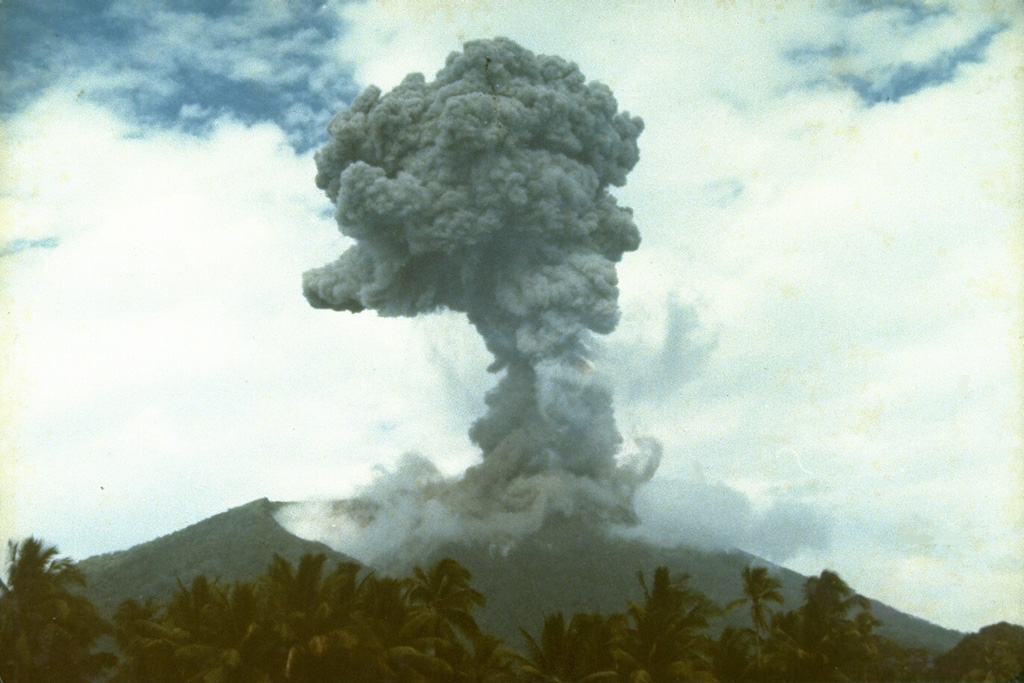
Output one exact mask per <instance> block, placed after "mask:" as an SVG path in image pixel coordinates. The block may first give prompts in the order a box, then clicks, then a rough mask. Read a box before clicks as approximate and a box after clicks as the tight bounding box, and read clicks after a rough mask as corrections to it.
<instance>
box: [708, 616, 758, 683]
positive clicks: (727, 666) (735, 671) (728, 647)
mask: <svg viewBox="0 0 1024 683" xmlns="http://www.w3.org/2000/svg"><path fill="white" fill-rule="evenodd" d="M753 635H754V631H753V630H751V629H746V628H735V627H733V626H729V627H727V628H725V629H724V630H723V631H722V633H721V634H719V636H718V640H716V641H715V643H714V645H713V647H712V655H713V656H712V662H713V666H712V673H714V675H715V679H716V680H718V681H719V683H741V682H743V681H749V680H750V669H751V668H752V667H753V662H752V661H751V659H750V650H751V641H752V640H753Z"/></svg>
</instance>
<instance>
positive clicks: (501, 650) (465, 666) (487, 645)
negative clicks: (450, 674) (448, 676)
mask: <svg viewBox="0 0 1024 683" xmlns="http://www.w3.org/2000/svg"><path fill="white" fill-rule="evenodd" d="M460 654H461V659H460V660H459V661H457V662H456V663H455V665H454V669H455V679H454V680H455V681H456V683H514V682H515V681H516V680H517V679H516V676H515V671H516V663H517V662H519V661H521V656H520V655H518V654H517V653H516V652H515V651H513V650H511V649H509V648H508V647H506V646H505V645H504V644H503V643H502V642H501V639H500V638H498V637H497V636H493V635H490V634H488V633H478V634H477V635H475V636H473V637H472V638H470V644H469V647H468V648H466V649H464V650H461V651H460Z"/></svg>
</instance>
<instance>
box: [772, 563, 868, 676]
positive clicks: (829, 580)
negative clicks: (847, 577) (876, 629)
mask: <svg viewBox="0 0 1024 683" xmlns="http://www.w3.org/2000/svg"><path fill="white" fill-rule="evenodd" d="M855 607H859V608H860V609H861V613H859V614H858V615H857V616H856V618H855V619H850V618H849V616H848V615H849V613H850V611H851V610H852V609H853V608H855ZM870 609H871V603H870V602H868V600H867V599H866V598H864V597H862V596H860V595H857V594H855V593H854V592H853V589H852V588H850V587H849V586H848V585H847V584H846V582H845V581H843V580H842V579H841V578H840V577H839V575H838V574H836V573H835V572H833V571H830V570H827V569H826V570H824V571H822V572H821V575H820V576H811V577H809V578H808V579H807V580H806V581H805V582H804V603H803V604H802V605H801V606H800V607H799V608H798V609H797V610H795V611H792V612H786V613H785V614H781V615H774V618H773V619H772V656H773V662H774V664H775V668H777V669H780V670H781V671H783V672H784V673H785V675H786V677H787V679H788V680H791V681H830V680H844V679H846V678H847V677H848V676H849V675H850V674H853V673H856V672H855V671H854V669H856V668H857V667H858V666H860V663H861V662H862V660H863V659H864V657H865V656H867V654H868V650H867V649H866V647H865V642H864V636H863V634H862V633H861V630H860V629H864V630H865V631H866V633H868V634H870V629H871V628H873V626H874V625H875V624H876V623H877V622H876V621H875V620H874V619H873V617H870V616H868V617H861V616H860V614H863V613H867V614H868V615H870ZM861 668H863V667H861Z"/></svg>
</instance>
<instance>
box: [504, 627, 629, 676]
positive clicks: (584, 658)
mask: <svg viewBox="0 0 1024 683" xmlns="http://www.w3.org/2000/svg"><path fill="white" fill-rule="evenodd" d="M521 633H522V634H523V638H525V640H526V650H527V654H526V656H525V657H521V659H520V662H519V672H520V674H521V675H522V676H523V677H524V678H525V679H526V680H527V681H536V682H538V683H584V682H585V683H592V682H594V681H603V680H615V679H616V678H617V677H618V675H617V673H616V669H615V657H614V654H613V647H614V641H615V639H616V638H617V635H618V628H617V624H616V622H615V620H614V618H608V617H604V616H602V615H600V614H576V615H573V618H572V620H571V621H570V622H569V623H568V624H566V622H565V617H564V616H563V615H562V613H561V612H558V613H556V614H552V615H549V616H546V617H545V618H544V625H543V627H542V628H541V632H540V639H539V640H537V639H535V638H534V637H533V636H531V635H530V634H529V633H527V632H526V631H523V630H521Z"/></svg>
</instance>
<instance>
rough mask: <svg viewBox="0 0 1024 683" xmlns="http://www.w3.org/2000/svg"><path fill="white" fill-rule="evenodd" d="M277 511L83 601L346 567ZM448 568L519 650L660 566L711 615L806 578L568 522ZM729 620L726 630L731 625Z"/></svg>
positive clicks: (633, 594)
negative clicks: (545, 624)
mask: <svg viewBox="0 0 1024 683" xmlns="http://www.w3.org/2000/svg"><path fill="white" fill-rule="evenodd" d="M281 505H282V504H281V503H274V502H270V501H268V500H267V499H265V498H264V499H261V500H257V501H253V502H251V503H248V504H246V505H242V506H241V507H237V508H234V509H232V510H228V511H227V512H223V513H220V514H218V515H214V516H213V517H210V518H209V519H206V520H204V521H202V522H199V523H198V524H194V525H192V526H190V527H187V528H185V529H182V530H180V531H177V532H174V533H172V534H169V535H167V536H163V537H161V538H158V539H156V540H153V541H149V542H148V543H143V544H141V545H138V546H135V547H133V548H130V549H129V550H125V551H121V552H117V553H110V554H107V555H99V556H96V557H92V558H88V559H86V560H83V561H82V562H80V563H79V567H80V568H81V569H82V570H83V571H84V572H85V574H86V577H87V579H88V591H87V595H88V597H89V598H90V599H92V600H93V601H94V602H95V603H96V604H97V606H99V607H100V609H101V610H103V611H104V612H105V613H107V614H110V613H112V612H113V610H114V609H115V608H116V606H117V605H118V604H119V603H120V601H121V600H123V599H125V598H129V597H131V598H136V599H140V600H143V599H145V598H147V597H152V598H158V599H163V598H166V597H167V596H168V595H169V594H170V593H171V592H172V591H173V590H174V589H175V588H176V587H177V585H178V584H177V581H178V579H180V580H181V581H182V582H185V583H188V582H189V581H191V580H192V578H193V577H194V576H196V575H197V574H206V575H207V576H209V577H211V578H213V577H219V578H220V579H221V580H223V581H232V580H236V579H249V578H253V577H255V576H258V575H259V574H261V573H263V572H264V571H265V570H266V568H267V565H268V564H269V562H270V560H271V557H272V556H273V554H274V553H278V554H280V555H282V556H284V557H285V558H287V559H289V560H291V561H292V562H295V561H297V560H298V558H299V557H301V556H302V555H303V554H305V553H325V554H326V555H327V557H328V562H329V565H333V564H334V563H336V562H338V561H343V560H344V561H351V558H348V557H347V556H345V555H343V554H341V553H338V552H336V551H334V550H332V549H330V548H329V547H327V546H326V545H324V544H322V543H318V542H315V541H309V540H305V539H302V538H299V537H297V536H294V535H293V534H291V533H290V532H288V531H286V530H285V529H283V528H282V527H281V526H280V525H279V524H278V523H277V521H276V520H275V519H274V514H275V512H276V511H277V510H278V509H279V508H280V507H281ZM446 556H447V557H453V558H455V559H456V560H457V561H458V562H459V563H461V564H462V565H464V566H465V567H466V568H467V569H469V570H470V571H471V572H472V574H473V585H474V587H476V588H477V590H479V591H481V592H482V593H483V594H484V595H485V596H487V601H488V602H487V606H486V607H485V608H484V610H482V612H481V613H480V614H479V615H478V616H479V619H478V620H479V622H480V625H481V626H482V627H483V628H484V629H485V630H488V631H491V632H493V633H495V634H497V635H499V636H502V637H503V638H505V639H506V640H507V641H508V642H509V643H510V644H513V645H517V646H518V645H519V644H520V641H521V636H520V634H519V628H520V627H522V628H525V629H526V630H527V631H530V632H532V633H536V632H537V631H538V630H539V628H540V624H541V620H542V616H543V615H544V614H551V613H554V612H559V611H561V612H563V613H564V614H566V616H570V615H572V614H573V613H575V612H582V611H603V612H610V611H621V610H624V609H625V608H626V605H627V603H628V601H630V600H640V599H641V589H640V585H639V583H638V581H637V572H639V571H642V572H644V574H645V576H647V577H648V578H650V577H651V576H652V575H653V572H654V569H655V568H657V567H659V566H667V567H669V568H670V569H671V570H672V571H673V572H675V573H677V574H679V573H686V574H689V575H690V577H691V585H692V586H693V587H694V588H697V589H699V590H701V591H703V592H704V593H706V594H707V595H708V597H710V598H711V599H712V600H715V601H716V602H718V603H719V604H722V605H724V604H726V603H728V602H729V601H730V600H733V599H735V598H738V597H740V595H741V594H742V593H741V590H742V589H741V580H740V572H741V571H742V569H743V567H745V566H747V565H748V564H765V565H767V566H769V567H770V568H771V570H772V573H773V574H774V575H775V576H777V577H778V578H779V579H780V581H781V582H782V586H783V589H782V592H783V595H784V596H785V598H786V603H785V605H783V608H784V609H793V608H794V607H796V606H797V605H799V604H800V602H801V590H802V586H803V582H804V580H805V578H806V577H804V576H801V575H800V574H797V573H796V572H793V571H790V570H788V569H785V568H783V567H778V566H776V565H772V564H770V563H767V562H765V561H764V560H761V559H759V558H757V557H755V556H753V555H750V554H748V553H744V552H742V551H738V550H736V551H731V552H703V551H700V550H695V549H692V548H685V547H677V548H663V547H659V546H655V545H651V544H649V543H645V542H643V541H639V540H632V539H625V538H618V537H613V536H609V535H607V534H606V533H604V532H603V531H601V530H599V529H597V528H588V527H586V526H584V525H580V524H579V523H578V521H576V520H570V519H565V518H561V519H554V520H552V521H551V522H550V523H549V524H547V525H546V526H545V527H544V528H543V529H541V530H540V531H538V532H537V533H535V534H533V535H531V536H529V537H527V538H525V539H523V540H522V541H520V542H519V543H518V544H517V545H516V546H514V547H513V548H511V549H509V550H508V551H507V552H505V553H501V552H498V551H496V550H494V549H492V548H488V547H486V546H484V545H463V544H453V545H448V546H445V547H441V548H439V549H438V550H437V551H436V552H434V553H433V554H432V555H431V556H430V557H424V558H422V562H421V564H423V565H429V564H431V563H432V562H434V561H436V560H438V559H440V558H441V557H446ZM872 606H873V608H874V613H875V615H876V616H877V617H878V618H879V619H881V620H882V622H883V624H884V626H882V627H881V628H879V629H878V630H879V632H880V633H882V634H883V635H886V636H888V637H890V638H892V639H893V640H896V641H897V642H900V643H901V644H903V645H906V646H910V647H924V648H927V649H929V650H931V651H932V652H936V653H938V652H945V651H947V650H949V649H950V648H952V647H953V646H954V645H956V643H957V642H958V641H959V640H960V638H961V637H962V636H963V634H962V633H960V632H958V631H952V630H949V629H945V628H942V627H940V626H936V625H935V624H932V623H929V622H927V621H925V620H923V619H919V618H917V617H913V616H911V615H908V614H904V613H902V612H899V611H898V610H895V609H893V608H891V607H888V606H886V605H883V604H882V603H878V602H875V601H872ZM744 618H745V617H744V615H743V614H742V611H741V610H737V611H736V612H735V613H733V614H731V615H729V617H727V620H726V621H727V622H732V623H742V622H743V619H744Z"/></svg>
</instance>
